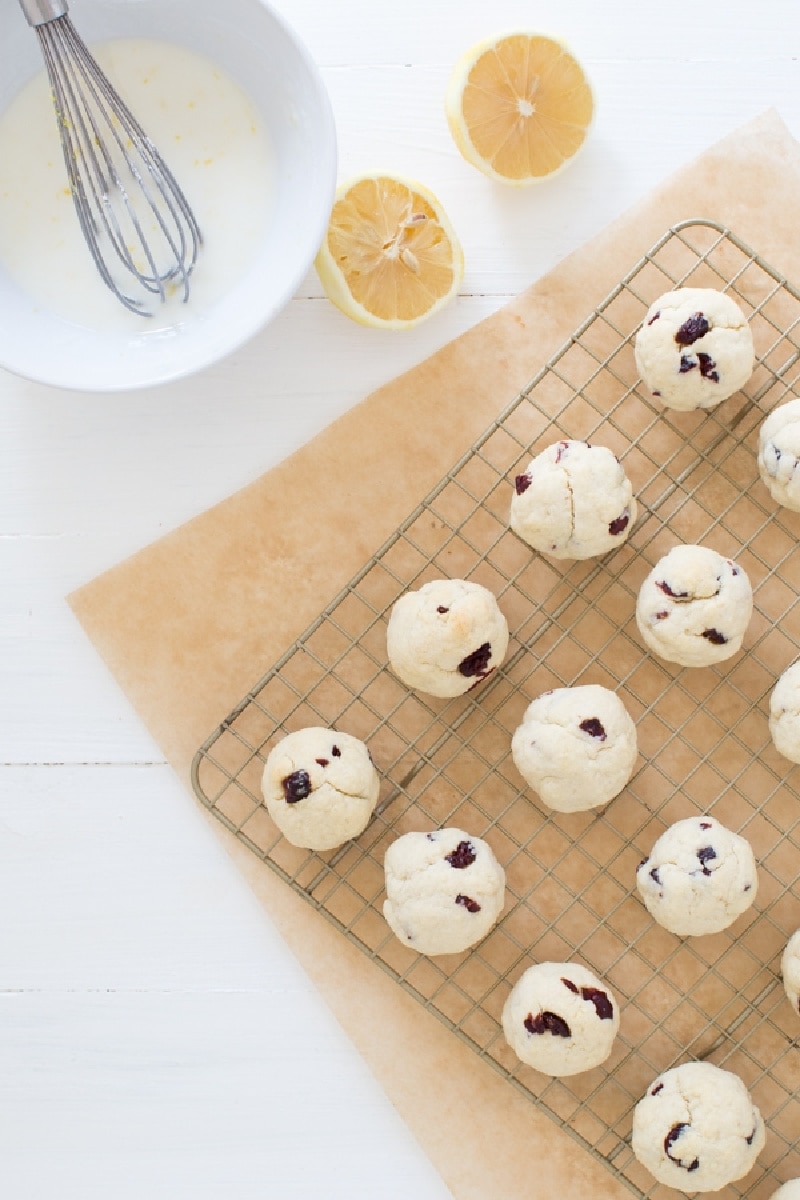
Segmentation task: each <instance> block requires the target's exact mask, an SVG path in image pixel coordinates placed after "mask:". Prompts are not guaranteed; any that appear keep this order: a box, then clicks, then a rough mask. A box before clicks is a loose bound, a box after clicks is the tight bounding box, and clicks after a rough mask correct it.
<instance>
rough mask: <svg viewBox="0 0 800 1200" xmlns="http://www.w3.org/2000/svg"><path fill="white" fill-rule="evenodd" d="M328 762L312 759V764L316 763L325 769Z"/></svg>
mask: <svg viewBox="0 0 800 1200" xmlns="http://www.w3.org/2000/svg"><path fill="white" fill-rule="evenodd" d="M329 761H330V760H329V759H327V758H315V759H314V762H315V763H317V764H318V765H319V766H320V767H327V765H328V762H329Z"/></svg>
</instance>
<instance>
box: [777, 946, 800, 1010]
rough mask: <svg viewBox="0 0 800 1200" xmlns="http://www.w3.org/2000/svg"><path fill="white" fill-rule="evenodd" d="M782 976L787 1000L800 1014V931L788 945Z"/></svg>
mask: <svg viewBox="0 0 800 1200" xmlns="http://www.w3.org/2000/svg"><path fill="white" fill-rule="evenodd" d="M781 975H782V976H783V988H784V991H785V992H786V999H787V1000H788V1001H789V1003H790V1004H791V1006H792V1008H793V1009H794V1011H795V1013H798V1014H800V929H798V930H797V932H796V933H793V934H792V936H791V937H790V938H789V941H788V942H787V943H786V949H785V950H784V952H783V956H782V957H781Z"/></svg>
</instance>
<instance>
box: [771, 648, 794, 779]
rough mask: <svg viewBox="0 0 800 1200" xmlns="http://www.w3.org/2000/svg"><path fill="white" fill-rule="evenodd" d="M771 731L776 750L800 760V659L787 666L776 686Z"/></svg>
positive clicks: (772, 695) (791, 760)
mask: <svg viewBox="0 0 800 1200" xmlns="http://www.w3.org/2000/svg"><path fill="white" fill-rule="evenodd" d="M769 732H770V736H771V738H772V741H773V743H774V745H775V749H776V750H777V751H778V752H779V753H780V754H782V755H783V756H784V758H788V759H789V761H790V762H793V763H800V660H798V661H797V662H795V663H792V665H791V666H790V667H787V668H786V670H785V671H784V672H783V673H782V674H781V676H780V677H779V679H778V681H777V683H776V684H775V686H774V688H773V689H772V692H771V694H770V698H769Z"/></svg>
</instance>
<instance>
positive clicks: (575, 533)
mask: <svg viewBox="0 0 800 1200" xmlns="http://www.w3.org/2000/svg"><path fill="white" fill-rule="evenodd" d="M636 513H637V506H636V500H635V499H634V496H633V487H632V485H631V481H630V480H629V479H628V477H627V475H626V474H625V471H624V469H623V467H622V465H621V463H620V462H619V459H618V458H617V457H616V455H615V454H613V453H612V451H611V450H609V449H607V447H605V446H590V445H589V444H588V443H587V442H579V441H562V442H554V443H553V445H552V446H548V447H547V449H546V450H542V452H541V453H540V454H537V455H536V457H535V458H534V459H533V460H532V461H531V462H530V463H529V464H528V466H527V467H526V469H525V470H524V471H523V472H522V473H521V474H519V475H517V476H516V478H515V480H514V493H513V495H512V498H511V513H510V517H509V522H510V525H511V528H512V529H513V530H514V532H515V533H516V534H518V535H519V537H521V538H522V540H523V541H524V542H527V544H528V545H529V546H532V547H533V549H534V550H539V551H540V552H541V553H542V554H548V555H550V557H551V558H563V559H583V558H594V557H596V556H597V555H599V554H608V553H609V551H611V550H615V549H616V548H617V547H618V546H621V545H622V543H623V542H624V541H626V539H627V537H628V535H629V533H630V532H631V529H632V528H633V524H634V521H635V520H636Z"/></svg>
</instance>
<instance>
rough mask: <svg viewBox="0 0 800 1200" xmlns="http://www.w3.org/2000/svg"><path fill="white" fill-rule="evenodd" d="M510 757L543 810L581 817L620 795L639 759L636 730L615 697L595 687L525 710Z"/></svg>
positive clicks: (547, 695) (560, 693) (552, 695)
mask: <svg viewBox="0 0 800 1200" xmlns="http://www.w3.org/2000/svg"><path fill="white" fill-rule="evenodd" d="M511 756H512V758H513V759H514V763H515V765H516V767H517V770H518V771H519V773H520V775H522V777H523V778H524V779H525V781H526V782H527V783H528V784H530V786H531V787H532V788H533V790H534V791H535V792H536V793H537V794H538V796H539V798H540V800H541V801H542V803H543V804H546V805H547V807H548V808H552V809H555V811H556V812H584V811H585V810H587V809H590V808H599V807H600V806H602V805H604V804H608V803H609V801H610V800H613V799H614V797H615V796H617V795H619V793H620V792H621V791H622V789H623V788H624V787H625V784H626V783H627V782H628V780H629V779H630V777H631V774H632V773H633V768H634V767H635V765H636V759H637V757H638V748H637V743H636V726H635V725H634V723H633V721H632V719H631V717H630V715H629V713H628V711H627V709H626V708H625V705H624V704H623V703H622V701H621V700H620V698H619V696H617V695H616V693H614V692H612V691H610V690H609V689H608V688H605V687H601V686H600V685H599V684H596V683H590V684H582V685H579V686H576V687H569V688H556V689H554V690H553V691H550V692H544V693H543V694H542V695H541V696H538V697H537V698H536V699H535V700H533V701H532V702H531V703H530V704H529V705H528V707H527V709H526V710H525V714H524V716H523V718H522V722H521V724H520V725H519V726H518V728H517V729H516V730H515V732H514V735H513V737H512V739H511Z"/></svg>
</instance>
